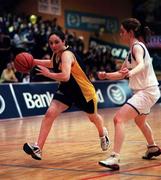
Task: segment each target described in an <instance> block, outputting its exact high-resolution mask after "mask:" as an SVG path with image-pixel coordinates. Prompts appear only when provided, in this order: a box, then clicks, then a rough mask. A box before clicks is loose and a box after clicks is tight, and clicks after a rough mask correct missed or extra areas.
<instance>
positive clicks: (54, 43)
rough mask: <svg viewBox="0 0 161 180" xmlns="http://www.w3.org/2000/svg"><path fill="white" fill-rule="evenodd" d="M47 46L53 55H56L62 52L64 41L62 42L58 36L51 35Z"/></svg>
mask: <svg viewBox="0 0 161 180" xmlns="http://www.w3.org/2000/svg"><path fill="white" fill-rule="evenodd" d="M49 46H50V48H51V50H52V51H53V52H54V53H58V52H59V51H62V50H63V48H64V46H65V41H62V40H61V39H60V38H59V36H57V35H55V34H53V35H51V36H50V37H49Z"/></svg>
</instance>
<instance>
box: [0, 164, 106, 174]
mask: <svg viewBox="0 0 161 180" xmlns="http://www.w3.org/2000/svg"><path fill="white" fill-rule="evenodd" d="M0 166H3V167H19V168H29V169H31V168H35V169H44V170H54V171H56V170H58V171H75V172H97V173H98V172H106V171H105V170H84V169H67V168H54V167H53V168H50V167H44V166H34V165H28V166H27V165H19V164H0Z"/></svg>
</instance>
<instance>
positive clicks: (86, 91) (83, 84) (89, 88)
mask: <svg viewBox="0 0 161 180" xmlns="http://www.w3.org/2000/svg"><path fill="white" fill-rule="evenodd" d="M71 73H72V75H73V77H74V79H75V80H76V82H77V83H78V85H79V87H80V89H81V91H82V93H83V95H84V97H85V99H86V101H87V102H88V101H90V100H91V99H93V98H95V96H96V92H95V88H94V86H93V84H92V83H91V82H90V81H89V79H88V78H87V76H86V74H85V73H84V72H83V70H82V69H81V67H80V65H79V64H78V62H77V61H76V60H74V64H73V66H72V69H71Z"/></svg>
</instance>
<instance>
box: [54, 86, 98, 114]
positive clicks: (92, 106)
mask: <svg viewBox="0 0 161 180" xmlns="http://www.w3.org/2000/svg"><path fill="white" fill-rule="evenodd" d="M53 99H56V100H58V101H60V102H62V103H63V104H66V105H67V106H69V108H70V107H71V106H73V105H74V106H76V107H77V108H79V109H80V110H82V111H84V112H86V113H89V114H93V113H95V112H96V111H97V101H96V98H95V97H94V98H93V99H91V100H90V101H89V102H87V101H86V99H85V97H84V96H83V94H82V93H81V92H79V93H75V92H72V91H69V90H68V89H63V88H61V87H59V88H58V90H57V91H56V92H55V94H54V97H53Z"/></svg>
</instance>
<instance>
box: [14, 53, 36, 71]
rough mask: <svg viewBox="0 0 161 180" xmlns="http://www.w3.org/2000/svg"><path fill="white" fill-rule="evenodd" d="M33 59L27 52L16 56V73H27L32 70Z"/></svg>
mask: <svg viewBox="0 0 161 180" xmlns="http://www.w3.org/2000/svg"><path fill="white" fill-rule="evenodd" d="M33 62H34V58H33V56H32V55H31V54H29V53H27V52H22V53H19V54H17V56H16V57H15V59H14V66H15V68H16V70H17V71H19V72H22V73H28V72H29V71H30V70H31V69H32V68H33Z"/></svg>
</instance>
